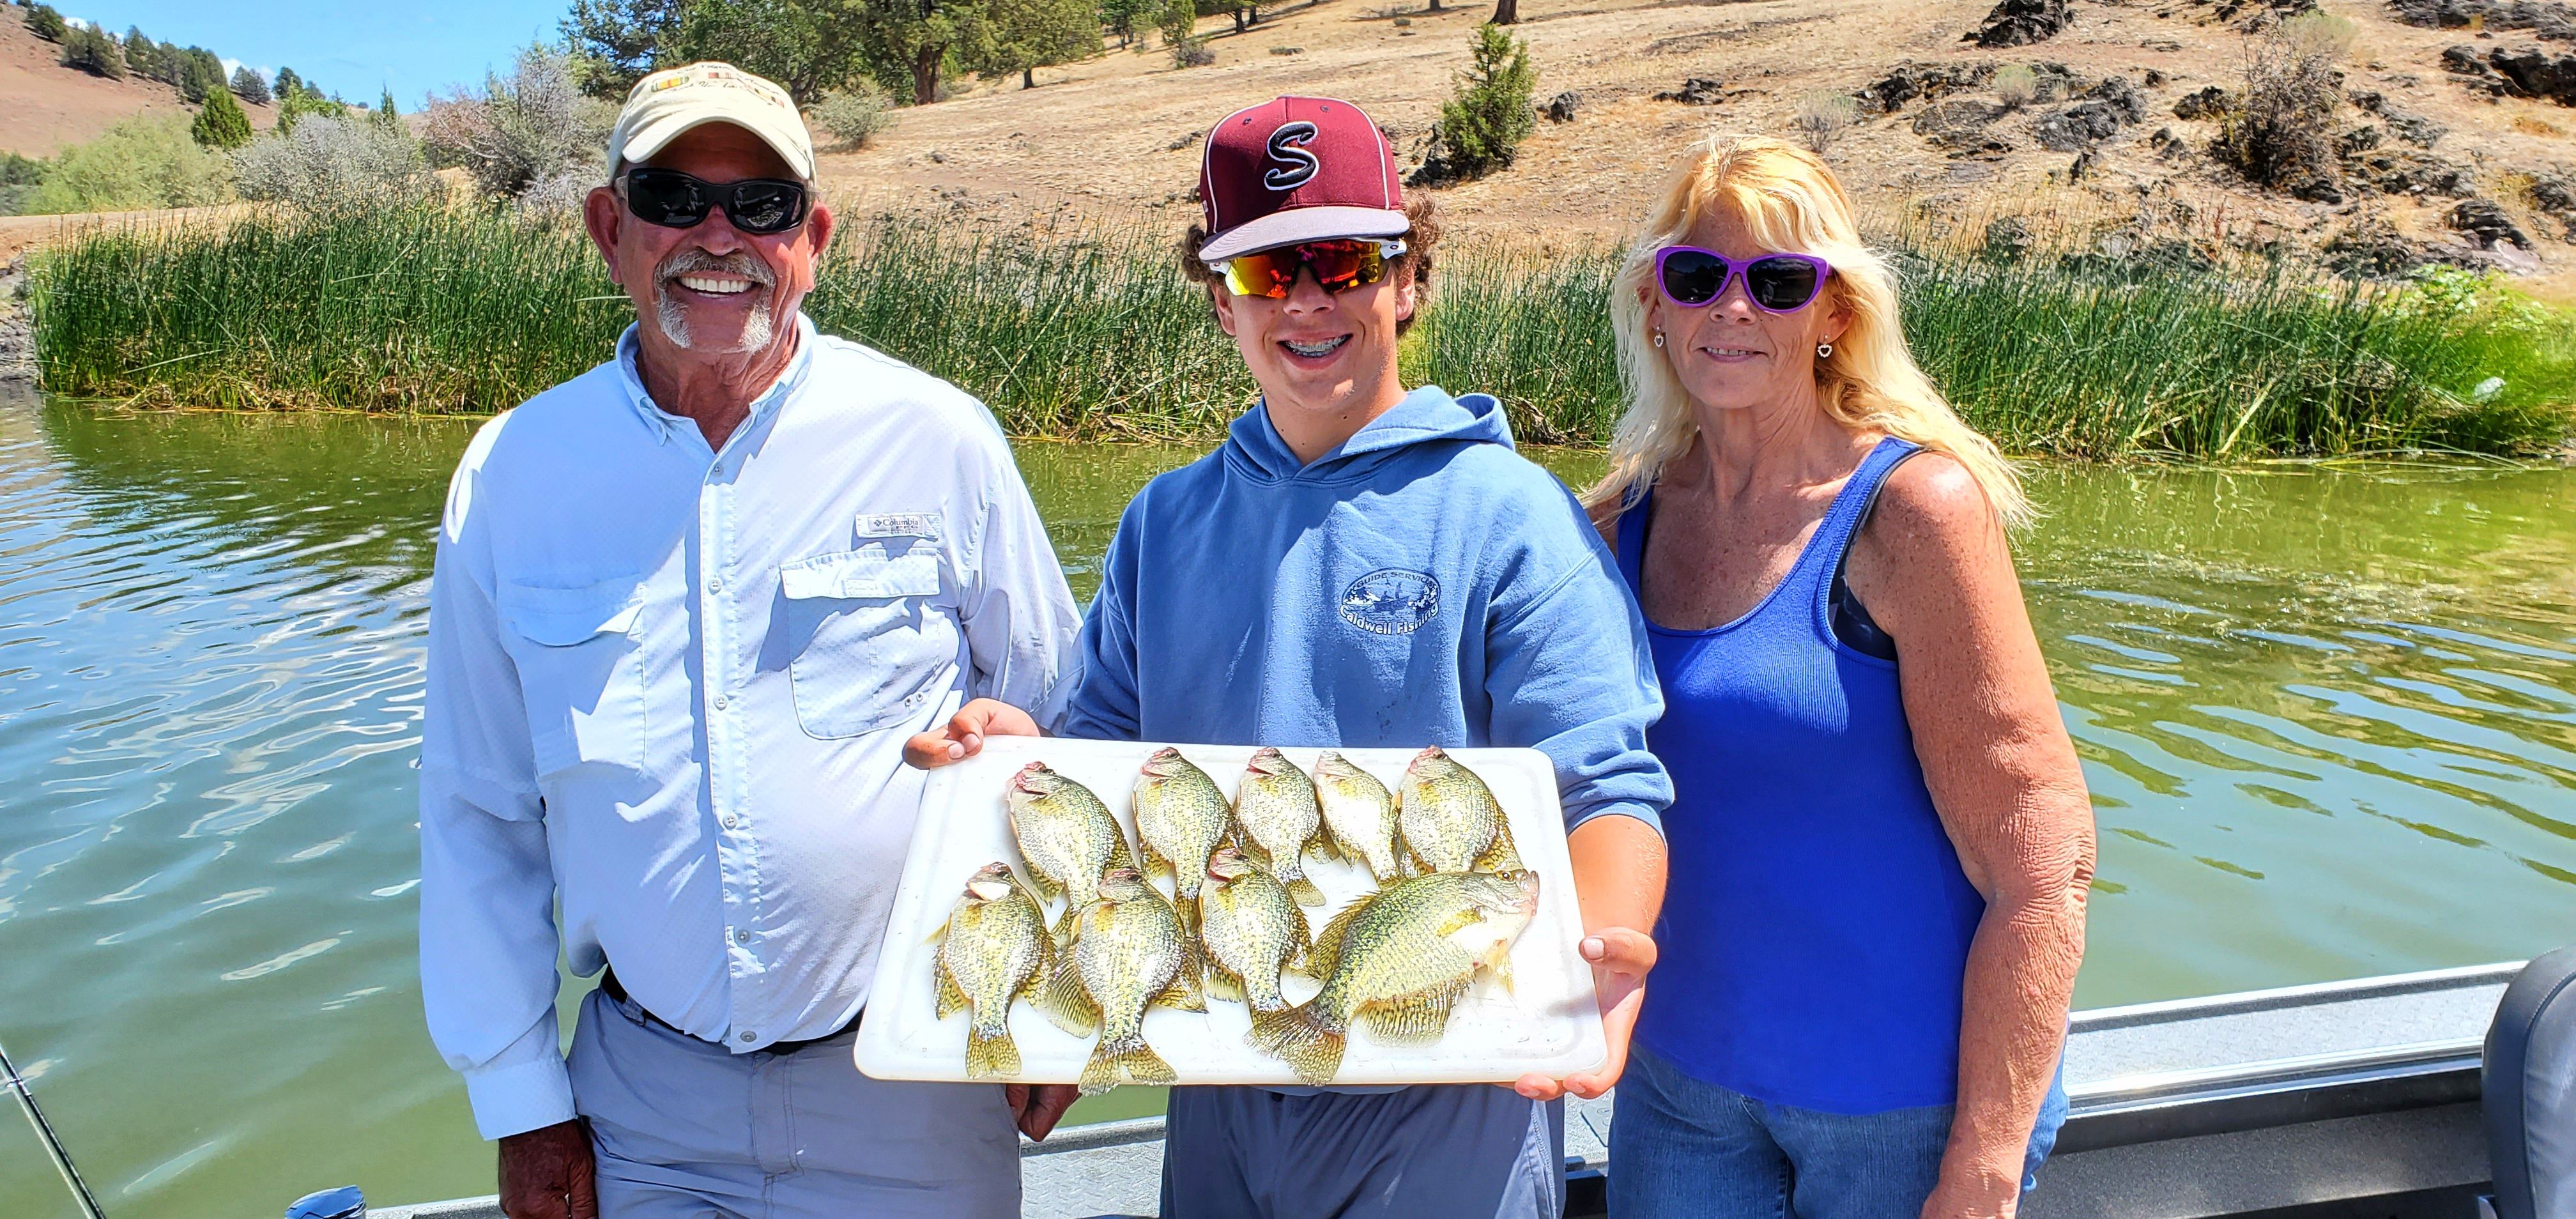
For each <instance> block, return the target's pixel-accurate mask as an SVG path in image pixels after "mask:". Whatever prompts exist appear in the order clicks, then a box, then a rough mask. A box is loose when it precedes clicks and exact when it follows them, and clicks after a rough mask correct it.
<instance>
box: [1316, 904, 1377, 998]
mask: <svg viewBox="0 0 2576 1219" xmlns="http://www.w3.org/2000/svg"><path fill="white" fill-rule="evenodd" d="M1377 899H1378V895H1377V894H1375V893H1369V894H1363V895H1362V896H1361V897H1360V899H1359V900H1357V901H1355V902H1352V903H1351V904H1350V905H1347V906H1344V907H1342V910H1341V913H1339V914H1336V915H1334V916H1333V917H1332V919H1331V921H1329V922H1326V923H1325V924H1324V929H1323V930H1322V931H1319V932H1316V933H1315V940H1314V946H1313V950H1312V951H1311V952H1309V953H1308V954H1307V956H1306V960H1307V970H1306V976H1307V977H1310V978H1329V977H1331V976H1333V969H1334V967H1335V966H1336V965H1338V964H1339V963H1340V962H1341V958H1342V933H1344V932H1346V931H1349V930H1350V929H1351V923H1352V922H1353V921H1355V920H1357V919H1358V918H1359V916H1360V912H1361V911H1363V910H1366V909H1368V908H1369V907H1370V906H1373V905H1375V904H1377Z"/></svg>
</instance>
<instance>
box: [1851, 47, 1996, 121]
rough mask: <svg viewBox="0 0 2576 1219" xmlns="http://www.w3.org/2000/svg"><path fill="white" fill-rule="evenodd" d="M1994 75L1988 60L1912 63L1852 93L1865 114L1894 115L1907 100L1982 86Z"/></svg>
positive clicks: (1897, 68)
mask: <svg viewBox="0 0 2576 1219" xmlns="http://www.w3.org/2000/svg"><path fill="white" fill-rule="evenodd" d="M1994 78H1995V65H1993V64H1990V63H1915V62H1914V61H1912V60H1907V61H1905V62H1903V63H1900V64H1898V65H1896V66H1895V67H1893V68H1890V69H1888V71H1887V75H1886V76H1885V77H1884V78H1882V79H1881V80H1880V81H1879V82H1878V83H1876V84H1874V85H1871V86H1869V87H1868V88H1866V89H1863V90H1861V91H1860V92H1858V93H1856V94H1853V95H1852V96H1853V97H1854V98H1855V99H1856V100H1858V101H1859V102H1860V108H1861V111H1862V112H1863V113H1866V114H1894V113H1896V112H1897V111H1899V110H1902V109H1904V108H1905V103H1907V102H1910V101H1917V100H1920V101H1927V102H1928V101H1931V100H1933V99H1935V98H1939V97H1943V96H1946V95H1948V94H1952V93H1964V92H1966V91H1968V90H1970V89H1982V88H1984V87H1985V86H1986V82H1988V81H1990V80H1993V79H1994Z"/></svg>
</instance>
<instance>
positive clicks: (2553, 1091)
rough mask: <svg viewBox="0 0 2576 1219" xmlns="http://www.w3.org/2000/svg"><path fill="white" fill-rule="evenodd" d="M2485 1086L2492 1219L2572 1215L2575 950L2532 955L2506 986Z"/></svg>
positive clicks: (2575, 1203)
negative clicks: (2530, 960) (2519, 972)
mask: <svg viewBox="0 0 2576 1219" xmlns="http://www.w3.org/2000/svg"><path fill="white" fill-rule="evenodd" d="M2484 1087H2485V1094H2486V1127H2487V1147H2488V1157H2489V1163H2490V1164H2491V1165H2492V1167H2493V1169H2494V1172H2495V1197H2494V1200H2493V1202H2492V1206H2493V1208H2494V1214H2495V1216H2496V1219H2566V1217H2567V1216H2571V1215H2576V946H2571V947H2567V948H2561V949H2558V950H2557V951H2555V952H2549V953H2544V954H2542V955H2541V956H2539V957H2537V958H2535V959H2534V960H2533V961H2532V962H2531V964H2529V965H2527V966H2525V967H2524V968H2523V971H2522V973H2521V975H2520V976H2518V977H2516V978H2515V979H2514V981H2513V984H2512V985H2510V986H2508V987H2506V988H2505V992H2504V1000H2503V1002H2501V1003H2499V1004H2497V1005H2496V1014H2495V1023H2494V1024H2493V1025H2491V1026H2490V1027H2489V1028H2488V1029H2487V1045H2486V1064H2485V1068H2484Z"/></svg>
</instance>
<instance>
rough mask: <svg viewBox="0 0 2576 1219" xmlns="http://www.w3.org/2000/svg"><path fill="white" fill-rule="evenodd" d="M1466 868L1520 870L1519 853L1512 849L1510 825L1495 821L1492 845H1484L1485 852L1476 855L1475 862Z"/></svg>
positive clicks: (1499, 870)
mask: <svg viewBox="0 0 2576 1219" xmlns="http://www.w3.org/2000/svg"><path fill="white" fill-rule="evenodd" d="M1468 870H1469V871H1471V872H1518V871H1520V870H1521V853H1520V852H1519V851H1517V850H1514V849H1512V827H1511V826H1509V825H1507V824H1505V823H1503V822H1500V821H1497V822H1495V823H1494V842H1493V845H1491V846H1488V847H1486V848H1485V853H1484V854H1482V855H1478V856H1477V857H1476V862H1475V863H1473V864H1471V865H1469V867H1468Z"/></svg>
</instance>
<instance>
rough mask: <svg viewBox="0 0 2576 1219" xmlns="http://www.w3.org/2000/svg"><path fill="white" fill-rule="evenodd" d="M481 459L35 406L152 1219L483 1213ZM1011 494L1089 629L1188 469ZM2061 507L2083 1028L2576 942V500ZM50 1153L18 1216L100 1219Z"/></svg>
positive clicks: (17, 440)
mask: <svg viewBox="0 0 2576 1219" xmlns="http://www.w3.org/2000/svg"><path fill="white" fill-rule="evenodd" d="M470 430H471V424H469V423H464V422H455V421H427V422H391V421H384V420H374V419H363V418H348V417H250V416H225V415H130V414H119V413H113V412H102V411H98V410H94V409H91V408H86V407H77V406H70V405H61V404H56V405H42V404H39V403H37V402H36V401H34V400H33V399H30V398H24V397H21V398H17V399H0V946H5V951H0V1043H5V1044H6V1045H7V1047H8V1049H9V1051H10V1053H11V1055H12V1056H13V1057H15V1058H16V1059H17V1060H18V1062H19V1063H20V1064H21V1065H22V1066H23V1067H25V1068H26V1069H27V1070H28V1072H29V1074H30V1075H31V1076H32V1077H33V1078H34V1084H35V1088H36V1093H37V1096H38V1097H39V1098H40V1099H41V1100H42V1101H43V1102H44V1103H45V1105H46V1107H47V1108H48V1109H49V1111H50V1112H51V1114H52V1116H53V1118H54V1121H55V1123H56V1125H57V1126H58V1127H59V1129H60V1130H61V1132H62V1134H63V1136H64V1138H65V1139H66V1140H67V1142H68V1143H69V1144H70V1146H71V1147H72V1149H73V1153H74V1155H75V1156H76V1157H77V1158H78V1160H79V1161H80V1163H81V1166H82V1167H83V1169H84V1170H85V1171H86V1172H87V1174H88V1176H89V1178H90V1181H91V1183H92V1185H93V1187H94V1188H95V1189H96V1190H97V1191H98V1192H99V1193H100V1195H101V1197H102V1200H103V1201H104V1202H105V1204H106V1206H107V1208H108V1210H109V1213H110V1214H112V1215H115V1216H117V1219H162V1217H167V1219H195V1217H197V1216H205V1215H217V1214H225V1215H241V1216H256V1215H260V1214H274V1213H277V1211H278V1210H279V1209H282V1207H283V1206H284V1204H285V1202H286V1201H288V1200H289V1199H291V1198H293V1197H294V1196H296V1195H297V1194H299V1193H302V1192H305V1191H307V1190H309V1189H315V1188H320V1187H323V1186H326V1185H334V1184H342V1183H347V1182H357V1183H360V1184H363V1185H364V1186H365V1187H366V1190H367V1193H368V1196H369V1197H370V1198H371V1199H373V1200H375V1201H377V1202H378V1203H380V1204H382V1203H392V1202H405V1201H421V1200H427V1199H432V1198H443V1197H452V1196H458V1195H465V1194H477V1193H485V1192H489V1191H490V1189H491V1188H492V1176H491V1171H492V1170H491V1152H490V1149H489V1148H488V1147H487V1146H486V1145H485V1144H483V1143H481V1142H479V1141H478V1140H477V1139H476V1138H475V1135H474V1132H473V1127H472V1124H471V1122H470V1120H469V1118H468V1116H467V1113H466V1109H465V1102H464V1096H463V1093H462V1091H461V1089H460V1088H459V1087H458V1086H457V1084H456V1083H455V1080H454V1078H453V1076H451V1075H450V1074H449V1073H448V1071H447V1070H446V1068H445V1067H444V1066H442V1065H441V1064H440V1062H439V1061H438V1058H437V1056H436V1055H435V1054H434V1053H433V1052H432V1051H431V1049H430V1046H429V1042H428V1038H427V1036H426V1034H425V1033H424V1032H423V1031H422V1028H421V1020H420V999H419V991H418V984H417V982H416V981H415V977H414V972H413V968H414V967H413V945H414V930H413V920H414V917H415V903H414V897H413V886H414V884H415V883H416V880H417V877H418V875H419V869H418V860H417V855H418V841H417V831H416V829H415V827H414V809H413V792H414V771H413V760H414V755H415V751H416V746H417V742H418V737H419V708H420V690H421V630H422V626H423V620H424V611H425V598H426V594H427V588H428V579H427V578H428V569H429V563H430V554H431V550H430V541H429V536H430V529H431V524H432V521H433V519H434V517H435V513H436V510H437V506H438V503H439V499H440V496H441V493H442V489H443V488H444V486H445V483H446V478H447V473H448V470H449V468H450V467H451V466H452V464H453V463H454V461H455V458H456V454H457V453H458V451H459V450H460V448H461V447H462V445H463V444H464V442H465V439H466V437H467V436H468V434H469V432H470ZM1020 453H1021V463H1022V466H1023V468H1024V469H1025V470H1026V471H1027V473H1028V477H1029V482H1030V486H1031V488H1032V489H1033V491H1034V492H1035V493H1036V495H1037V498H1038V503H1039V506H1040V508H1041V509H1042V510H1043V511H1044V512H1045V514H1046V517H1047V520H1048V522H1049V524H1050V526H1051V527H1052V530H1053V535H1054V538H1055V541H1056V544H1057V547H1058V549H1059V550H1060V551H1061V552H1062V554H1063V557H1064V561H1065V566H1066V569H1067V571H1068V572H1069V573H1071V575H1072V579H1073V582H1074V585H1075V588H1076V591H1077V593H1078V594H1081V595H1084V596H1087V595H1088V594H1089V592H1090V589H1091V587H1092V586H1093V584H1095V583H1096V581H1097V572H1096V565H1097V561H1098V557H1099V553H1100V551H1101V548H1102V547H1103V546H1104V545H1105V544H1106V543H1107V541H1108V539H1109V535H1110V532H1111V530H1112V529H1113V528H1114V527H1115V525H1116V522H1117V515H1118V510H1119V508H1120V507H1121V506H1122V505H1123V504H1124V503H1125V502H1126V500H1127V498H1128V496H1129V495H1130V494H1131V493H1132V492H1133V491H1134V489H1135V488H1136V487H1137V486H1139V485H1140V484H1141V483H1142V482H1143V481H1144V480H1145V479H1146V478H1148V477H1150V476H1152V475H1153V474H1154V473H1155V472H1157V471H1159V470H1162V469H1165V468H1168V467H1170V466H1172V465H1174V464H1177V463H1179V462H1181V461H1185V460H1187V459H1188V458H1189V457H1190V456H1191V453H1190V452H1188V451H1185V450H1175V449H1141V448H1104V447H1085V446H1067V445H1056V444H1026V445H1023V446H1021V448H1020ZM1541 457H1542V459H1543V460H1546V461H1547V462H1549V463H1550V464H1551V465H1552V466H1554V467H1555V468H1556V469H1557V470H1558V471H1559V472H1560V473H1561V474H1563V475H1565V476H1566V477H1568V478H1571V479H1575V480H1578V481H1579V480H1581V479H1583V478H1585V477H1588V476H1589V475H1591V474H1592V473H1594V472H1595V471H1596V470H1597V468H1598V465H1599V459H1598V457H1597V456H1596V455H1592V454H1583V453H1555V454H1542V455H1541ZM2032 482H2033V487H2032V490H2033V493H2034V498H2035V499H2036V500H2037V501H2038V502H2039V503H2040V504H2041V505H2042V506H2043V507H2044V508H2045V509H2046V510H2047V513H2048V516H2047V518H2046V520H2045V521H2044V522H2043V523H2042V524H2041V525H2040V526H2039V527H2037V528H2036V529H2034V530H2032V531H2031V532H2030V533H2029V534H2028V535H2026V536H2024V537H2023V538H2022V539H2021V540H2020V542H2019V551H2020V557H2021V562H2022V569H2023V573H2024V577H2025V581H2026V587H2027V590H2028V593H2029V597H2030V602H2031V606H2032V612H2033V616H2034V618H2035V619H2036V621H2037V624H2038V627H2039V631H2040V634H2041V639H2042V643H2043V645H2044V647H2045V648H2046V650H2047V653H2048V657H2049V661H2050V664H2051V667H2052V669H2053V671H2054V673H2055V676H2056V679H2057V685H2058V692H2059V694H2060V697H2061V698H2062V700H2063V702H2064V707H2065V715H2066V720H2067V723H2068V725H2069V726H2070V727H2071V728H2072V729H2073V731H2074V733H2075V736H2076V739H2077V741H2078V743H2079V745H2080V747H2081V749H2082V751H2083V754H2084V759H2085V769H2086V773H2087V776H2088V778H2089V779H2090V781H2091V783H2092V787H2093V793H2094V802H2095V806H2096V808H2097V810H2098V812H2099V816H2100V820H2101V826H2102V830H2103V834H2102V844H2103V845H2102V863H2101V880H2100V882H2099V892H2098V893H2097V894H2096V901H2095V904H2094V907H2093V911H2094V914H2093V924H2092V951H2091V954H2090V956H2089V957H2088V958H2087V960H2086V963H2085V967H2084V973H2083V975H2082V980H2081V984H2080V986H2079V989H2078V996H2077V997H2078V1001H2079V1003H2081V1004H2083V1005H2086V1006H2097V1005H2103V1004H2112V1003H2126V1002H2134V1001H2139V1000H2147V999H2158V998H2170V997H2179V996H2187V995H2195V994H2205V993H2212V992H2219V991H2227V990H2236V989H2244V988H2249V987H2259V986H2271V985H2283V984H2289V983H2297V982H2310V981H2319V980H2325V979H2333V978H2346V977H2356V976H2363V975H2369V974H2378V973H2387V972H2394V971H2399V970H2412V969H2424V968H2432V967H2437V966H2447V965H2464V964H2471V963H2477V962H2486V961H2496V960H2503V959H2507V958H2517V957H2523V956H2528V955H2530V954H2533V953H2536V952H2538V951H2540V950H2542V949H2545V948H2548V947H2551V946H2554V945H2557V944H2560V943H2565V942H2569V941H2576V471H2569V470H2547V471H2496V470H2486V469H2433V468H2420V469H2419V468H2389V467H2367V468H2357V469H2342V470H2324V469H2314V468H2301V467H2284V468H2275V469H2269V470H2266V471H2264V472H2232V473H2216V472H2202V471H2161V470H2146V471H2128V470H2116V469H2100V468H2069V467H2046V468H2041V469H2038V470H2036V471H2034V472H2033V474H2032ZM1108 1099H1109V1101H1110V1102H1112V1103H1109V1104H1105V1105H1104V1104H1094V1103H1089V1102H1087V1103H1086V1108H1085V1109H1084V1110H1083V1114H1084V1116H1086V1117H1091V1118H1099V1117H1107V1116H1116V1115H1120V1114H1123V1113H1126V1112H1133V1111H1135V1110H1136V1109H1138V1108H1139V1107H1147V1108H1150V1107H1151V1106H1152V1105H1153V1104H1154V1103H1155V1100H1156V1098H1155V1097H1154V1096H1153V1094H1151V1093H1140V1094H1137V1095H1133V1096H1129V1095H1119V1096H1113V1097H1112V1098H1108ZM20 1126H21V1123H19V1122H18V1121H17V1119H15V1118H0V1199H6V1200H7V1203H6V1205H4V1206H0V1210H4V1211H6V1212H7V1214H8V1215H10V1216H11V1217H12V1219H17V1217H19V1216H27V1217H28V1219H36V1217H40V1216H49V1215H53V1214H57V1213H59V1214H63V1215H69V1214H71V1213H72V1212H71V1210H70V1206H69V1203H68V1200H67V1198H66V1196H65V1195H64V1194H63V1193H62V1191H61V1189H60V1187H59V1186H58V1185H57V1184H56V1182H55V1180H54V1178H53V1174H52V1171H51V1170H50V1169H49V1168H48V1167H47V1166H46V1164H45V1162H44V1160H43V1159H42V1158H41V1156H40V1155H39V1154H38V1151H37V1148H36V1145H35V1143H34V1140H33V1139H32V1137H30V1136H29V1135H27V1133H26V1132H25V1131H24V1130H23V1129H20Z"/></svg>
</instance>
